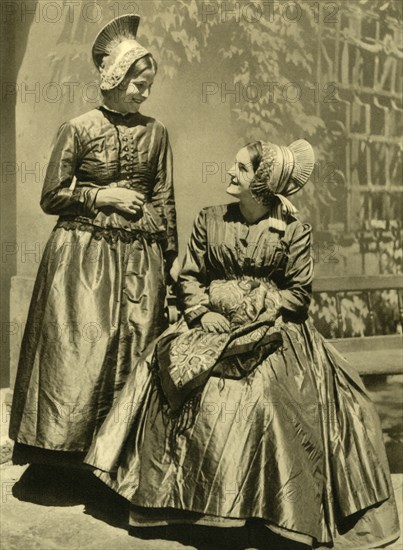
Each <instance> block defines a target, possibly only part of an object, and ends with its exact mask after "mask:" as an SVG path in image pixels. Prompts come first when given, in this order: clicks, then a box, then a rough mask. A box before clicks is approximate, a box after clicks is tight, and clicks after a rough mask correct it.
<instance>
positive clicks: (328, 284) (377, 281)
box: [313, 275, 403, 375]
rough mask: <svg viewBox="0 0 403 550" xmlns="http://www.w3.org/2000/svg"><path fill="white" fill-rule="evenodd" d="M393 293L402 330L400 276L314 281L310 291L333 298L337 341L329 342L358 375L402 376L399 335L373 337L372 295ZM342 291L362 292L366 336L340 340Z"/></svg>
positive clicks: (335, 278)
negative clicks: (367, 326)
mask: <svg viewBox="0 0 403 550" xmlns="http://www.w3.org/2000/svg"><path fill="white" fill-rule="evenodd" d="M374 290H396V291H397V295H398V307H399V315H400V323H401V326H402V327H403V298H402V290H403V277H402V276H401V275H381V276H358V277H326V278H318V279H315V281H314V284H313V292H314V293H319V292H328V293H332V294H334V295H335V299H336V310H337V325H338V332H339V338H335V339H332V340H329V342H331V343H332V344H333V345H334V346H335V347H336V349H337V350H338V351H339V352H340V353H341V354H342V355H344V356H345V357H346V359H347V360H348V361H350V362H351V363H352V364H353V365H354V367H355V368H356V369H357V370H358V372H359V373H360V374H361V375H371V374H378V375H379V374H381V375H386V374H403V355H402V349H403V345H402V344H403V340H402V335H401V334H387V335H383V336H377V335H375V317H374V311H373V300H372V292H373V291H374ZM345 292H360V293H364V294H365V295H366V298H367V304H368V309H369V317H370V331H371V334H370V335H369V336H363V337H356V338H342V334H343V316H342V310H341V299H342V295H343V293H345Z"/></svg>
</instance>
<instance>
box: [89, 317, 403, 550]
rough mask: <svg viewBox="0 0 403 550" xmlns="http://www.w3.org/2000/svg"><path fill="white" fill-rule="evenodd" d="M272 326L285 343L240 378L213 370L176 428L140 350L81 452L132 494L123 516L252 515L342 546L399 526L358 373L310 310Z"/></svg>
mask: <svg viewBox="0 0 403 550" xmlns="http://www.w3.org/2000/svg"><path fill="white" fill-rule="evenodd" d="M181 322H182V323H183V321H180V323H181ZM177 330H178V327H177V326H173V327H170V328H169V329H168V331H177ZM281 332H282V335H283V341H284V345H283V347H282V349H280V350H278V351H276V352H275V353H273V354H272V355H271V356H269V357H268V358H267V359H265V360H264V361H263V362H262V363H261V364H260V365H259V366H258V367H257V368H256V369H255V371H254V372H253V373H252V374H251V375H249V376H248V377H247V378H244V379H241V380H235V379H225V380H222V379H220V378H217V377H211V378H210V379H209V380H208V382H207V384H206V386H205V388H204V389H203V393H202V396H201V402H200V405H199V407H198V410H197V412H196V416H195V417H194V418H193V421H192V422H191V423H190V425H189V427H188V428H187V429H184V430H181V431H180V432H179V433H178V434H177V435H176V437H172V431H171V430H172V425H171V423H170V421H169V419H168V418H167V416H166V414H165V413H164V407H161V401H160V396H159V391H158V385H156V384H155V382H154V378H153V375H152V371H151V370H150V364H151V363H150V362H151V358H152V355H153V346H152V345H151V346H150V348H149V349H148V351H147V352H146V353H145V354H144V355H143V357H142V358H141V359H140V361H139V363H138V365H137V366H136V368H135V369H134V370H133V372H132V373H131V374H130V375H129V377H128V380H127V383H126V386H125V388H124V389H123V390H122V392H121V393H120V395H119V397H118V398H117V400H116V402H115V404H114V407H113V409H112V410H111V412H110V414H109V415H108V417H107V419H106V420H105V422H104V424H103V426H102V427H101V429H100V431H99V432H98V435H97V437H96V438H95V440H94V443H93V445H92V447H91V449H90V451H89V453H88V455H87V457H86V459H85V461H86V462H87V463H89V464H91V465H92V466H93V467H95V468H96V469H97V470H96V473H97V475H98V476H99V477H100V479H102V480H103V481H104V482H105V483H106V484H107V485H108V486H109V487H111V488H112V489H113V490H115V491H116V492H118V493H119V494H121V495H122V496H123V497H125V498H126V499H128V500H129V501H130V502H131V504H132V506H131V517H130V523H131V524H132V525H134V526H142V525H146V526H147V525H149V526H151V525H164V524H169V523H187V522H190V523H198V524H202V525H213V526H228V527H231V526H232V527H236V526H240V525H243V524H244V523H245V521H246V520H248V519H249V518H260V519H261V520H263V521H264V523H265V524H266V525H267V526H268V527H270V528H271V529H272V530H274V531H275V532H277V533H278V534H280V535H283V536H285V537H287V538H289V539H293V540H296V541H299V542H302V543H306V544H309V545H313V546H314V547H320V546H321V545H323V544H326V545H329V547H331V548H339V549H343V550H346V549H348V548H354V549H357V550H358V549H360V550H362V549H364V548H374V547H377V546H381V545H383V544H386V543H388V542H390V541H392V540H395V539H396V538H398V536H399V525H398V519H397V511H396V505H395V501H394V495H393V489H392V485H391V480H390V474H389V467H388V463H387V459H386V454H385V449H384V445H383V441H382V432H381V427H380V423H379V419H378V416H377V414H376V412H375V410H374V407H373V405H372V403H371V402H370V400H369V398H368V395H367V393H366V390H365V388H364V386H363V384H362V382H361V380H360V378H359V376H358V374H357V373H356V372H355V371H354V369H352V368H351V367H350V366H349V365H348V363H347V362H346V361H345V360H344V359H343V357H342V356H340V355H339V354H338V352H337V351H336V350H335V349H334V348H333V347H332V346H330V345H328V344H327V343H326V342H325V341H324V340H323V339H322V337H321V336H320V335H319V333H318V332H317V331H316V329H315V328H314V327H313V325H312V324H311V323H310V322H309V321H308V322H306V323H301V324H294V323H284V324H283V326H282V328H281Z"/></svg>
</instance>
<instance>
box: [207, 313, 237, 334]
mask: <svg viewBox="0 0 403 550" xmlns="http://www.w3.org/2000/svg"><path fill="white" fill-rule="evenodd" d="M200 324H201V326H202V328H203V330H205V331H207V332H215V333H221V332H229V331H230V324H229V321H228V319H226V318H225V317H224V315H221V313H215V312H214V311H209V312H208V313H205V314H204V315H203V317H202V318H201V319H200Z"/></svg>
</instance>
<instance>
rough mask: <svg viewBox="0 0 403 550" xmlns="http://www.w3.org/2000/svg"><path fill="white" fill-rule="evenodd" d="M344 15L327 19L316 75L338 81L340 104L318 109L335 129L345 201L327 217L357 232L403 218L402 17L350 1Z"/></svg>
mask: <svg viewBox="0 0 403 550" xmlns="http://www.w3.org/2000/svg"><path fill="white" fill-rule="evenodd" d="M339 15H340V17H339V18H338V22H337V23H336V24H335V23H332V24H329V25H326V24H325V23H322V26H321V29H320V39H319V48H318V75H317V76H318V81H321V82H322V83H327V82H334V83H335V85H336V87H337V90H338V97H337V102H335V103H333V104H325V103H322V104H318V114H320V116H322V117H323V118H324V119H325V120H326V121H327V122H328V127H329V129H330V130H331V131H333V133H334V136H335V139H336V147H335V149H336V150H337V156H338V158H337V162H338V164H339V166H338V169H339V170H340V172H341V173H342V174H343V178H342V179H343V185H344V186H345V189H344V190H340V191H341V192H339V193H338V199H339V198H340V199H341V200H342V201H344V204H343V205H342V206H341V207H340V206H339V208H337V209H336V210H335V209H333V212H332V213H331V214H330V213H329V215H328V216H327V219H328V220H332V222H338V223H340V222H341V223H343V224H344V226H345V228H346V229H347V230H355V229H358V228H362V226H363V224H364V222H365V221H368V220H372V219H377V220H392V219H401V215H402V198H403V177H402V162H401V160H402V141H401V135H402V130H403V105H402V60H403V47H402V43H401V40H402V36H401V33H400V29H399V23H398V21H397V20H394V19H390V18H385V19H381V18H379V17H378V16H377V15H375V14H373V13H371V12H366V13H362V12H361V11H360V10H358V9H357V10H356V9H354V7H351V6H347V7H342V6H341V11H340V12H339ZM335 212H336V214H335ZM335 215H336V216H337V218H338V219H334V218H335Z"/></svg>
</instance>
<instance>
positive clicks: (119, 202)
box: [96, 187, 145, 214]
mask: <svg viewBox="0 0 403 550" xmlns="http://www.w3.org/2000/svg"><path fill="white" fill-rule="evenodd" d="M144 200H145V197H144V195H143V194H142V193H140V192H138V191H135V190H134V189H127V188H125V187H113V188H107V189H100V190H99V191H98V194H97V198H96V207H97V208H103V207H106V206H111V207H112V208H114V209H115V210H119V211H120V212H124V213H125V214H138V212H140V210H141V209H142V207H143V205H144Z"/></svg>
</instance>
